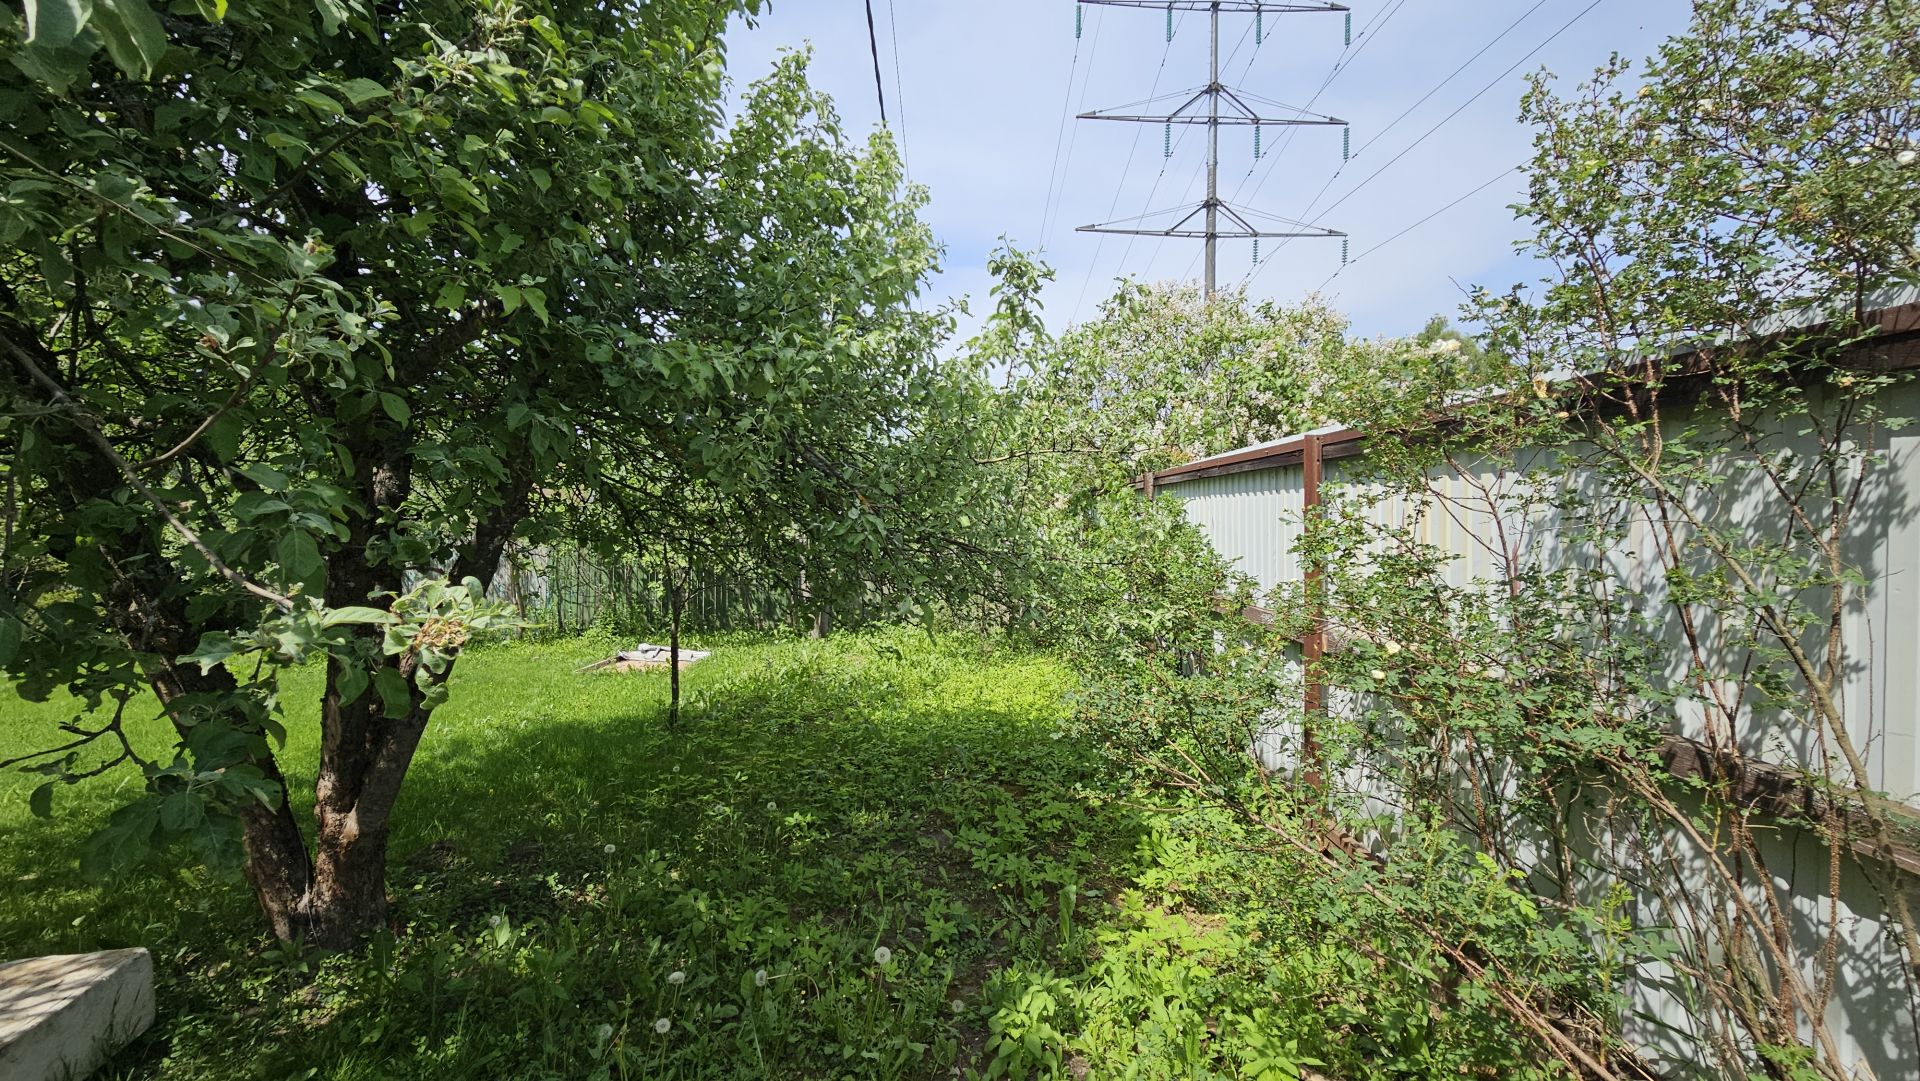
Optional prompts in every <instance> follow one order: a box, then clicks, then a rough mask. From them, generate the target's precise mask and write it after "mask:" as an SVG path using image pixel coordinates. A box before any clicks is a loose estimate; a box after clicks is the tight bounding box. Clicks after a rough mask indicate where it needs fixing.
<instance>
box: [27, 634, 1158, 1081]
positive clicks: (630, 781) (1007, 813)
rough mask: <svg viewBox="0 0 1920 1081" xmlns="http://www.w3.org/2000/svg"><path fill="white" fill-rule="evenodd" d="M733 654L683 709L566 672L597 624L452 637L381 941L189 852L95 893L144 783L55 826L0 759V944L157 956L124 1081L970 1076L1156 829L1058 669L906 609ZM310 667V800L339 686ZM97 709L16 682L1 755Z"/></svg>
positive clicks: (74, 796) (299, 732)
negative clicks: (1024, 977) (89, 837)
mask: <svg viewBox="0 0 1920 1081" xmlns="http://www.w3.org/2000/svg"><path fill="white" fill-rule="evenodd" d="M717 645H718V647H719V649H718V653H717V654H716V656H715V657H714V658H713V659H711V660H709V661H708V662H706V663H704V664H702V665H700V666H698V667H696V668H694V669H691V670H690V671H688V672H687V673H686V676H685V687H686V705H685V708H684V715H683V721H682V726H681V729H680V731H678V732H668V731H666V730H665V727H664V707H665V695H666V679H665V677H664V676H663V675H657V674H650V675H588V676H579V675H575V674H573V669H574V668H575V667H576V666H577V665H579V664H581V663H583V662H585V661H587V660H590V659H593V658H595V657H597V656H601V655H604V654H605V652H606V651H607V648H608V644H607V643H606V642H596V641H571V642H563V643H558V644H544V645H513V646H501V647H494V648H489V649H483V650H477V651H475V652H473V653H471V654H470V655H469V656H467V657H466V658H464V659H463V660H462V661H461V664H460V666H459V668H458V670H457V672H456V676H455V687H454V693H453V697H452V700H451V701H450V702H449V704H448V705H446V706H445V707H444V708H442V709H441V710H440V711H439V712H438V713H437V714H436V716H435V720H434V725H433V727H432V729H431V730H430V732H429V735H428V738H427V740H426V741H425V743H424V744H423V746H422V749H421V752H420V755H419V758H418V760H417V762H416V764H415V766H414V769H413V772H412V775H411V776H410V777H409V779H408V787H407V790H406V793H405V795H404V796H403V799H402V804H401V807H400V810H399V813H398V815H397V818H396V826H395V836H394V843H393V860H392V866H391V869H390V873H389V887H390V890H391V891H392V893H393V896H394V898H395V913H394V918H395V927H394V933H392V934H391V935H388V936H383V938H382V939H381V940H380V941H377V942H376V943H374V946H373V949H372V950H371V952H370V953H369V954H368V955H367V956H366V957H363V958H340V957H335V958H328V959H316V958H313V957H310V956H301V955H300V954H299V953H298V952H297V951H293V950H287V949H282V948H278V947H274V946H272V945H271V944H270V943H268V942H267V940H266V939H264V938H263V937H262V936H260V935H259V934H258V933H257V932H256V928H257V926H258V921H257V918H256V917H255V916H254V914H253V912H252V909H251V899H250V897H249V896H247V894H246V890H245V888H244V886H243V885H242V884H240V883H238V882H237V881H231V880H226V879H215V878H210V877H209V876H208V875H207V874H205V873H204V872H201V871H199V870H196V869H194V868H193V867H192V866H191V865H190V861H187V860H186V859H185V858H184V856H183V857H182V858H181V859H180V860H179V861H177V865H163V866H162V867H156V868H152V869H149V870H148V871H145V872H143V873H142V874H141V875H140V876H137V877H136V878H135V879H133V880H131V881H128V882H125V883H121V884H119V885H117V886H114V887H112V888H106V889H102V888H97V887H94V886H91V885H89V884H87V883H86V882H84V881H83V880H82V879H81V878H80V877H79V875H78V872H77V870H76V868H75V865H74V861H73V857H72V852H73V850H74V846H75V844H76V843H77V842H78V841H79V840H80V839H82V838H83V837H84V836H85V835H86V834H87V833H88V832H89V831H90V830H91V829H93V828H96V827H97V826H98V825H99V824H100V823H101V822H102V821H103V819H104V816H105V815H106V813H108V812H109V811H110V810H111V809H112V807H113V806H115V804H116V801H118V800H121V799H124V798H125V797H126V796H127V795H128V793H129V791H130V790H131V788H132V786H136V785H137V784H138V779H137V777H135V776H134V775H133V774H132V773H131V772H123V773H119V774H116V775H110V776H109V777H106V778H102V779H100V780H98V781H95V782H91V783H89V784H87V785H84V786H81V787H79V788H74V789H61V790H60V791H59V792H58V794H57V800H56V814H55V817H54V818H53V819H52V820H51V821H41V820H36V819H33V818H31V817H30V816H29V814H28V810H27V806H26V803H27V801H26V795H27V792H28V791H29V789H30V787H31V786H32V785H33V784H34V783H36V781H37V778H31V777H24V776H21V775H18V774H12V775H7V776H5V777H4V778H0V882H4V883H5V891H4V897H0V953H4V954H6V955H9V956H12V955H21V954H31V953H48V952H68V951H81V950H92V949H104V948H112V947H119V946H128V945H144V946H147V947H149V948H151V949H152V950H153V952H154V955H155V962H156V966H157V969H158V973H159V984H160V1001H161V1015H160V1021H159V1023H158V1025H157V1026H156V1027H155V1029H154V1030H153V1032H152V1033H151V1034H150V1035H149V1036H148V1037H146V1038H145V1039H143V1040H142V1041H140V1042H139V1043H138V1044H136V1045H135V1046H134V1047H132V1048H130V1049H129V1050H128V1051H127V1052H126V1053H124V1054H123V1055H122V1056H120V1057H119V1058H118V1059H116V1061H115V1063H114V1065H113V1068H112V1070H111V1071H110V1075H111V1076H116V1077H127V1078H133V1077H143V1078H144V1077H162V1078H200V1077H205V1078H215V1077H218V1078H243V1077H260V1078H281V1077H315V1078H329V1079H347V1078H386V1077H410V1078H442V1077H445V1078H456V1077H457V1078H466V1077H476V1078H477V1077H515V1078H519V1077H527V1078H544V1077H554V1078H561V1077H565V1078H577V1077H645V1078H666V1077H681V1078H694V1077H712V1078H733V1077H791V1078H828V1077H842V1076H845V1077H945V1076H950V1075H951V1071H952V1068H953V1067H954V1066H956V1065H958V1066H961V1067H962V1068H963V1069H965V1070H966V1071H967V1072H973V1070H975V1069H976V1068H978V1067H980V1066H981V1064H982V1063H983V1062H984V1061H985V1060H984V1057H983V1056H984V1055H985V1054H986V1050H987V1046H988V1043H989V1041H990V1040H991V1039H992V1036H991V1030H990V1025H989V1021H990V1019H991V1013H992V1006H993V1002H992V999H993V996H994V994H995V993H996V990H995V989H996V988H997V987H998V985H999V983H998V981H1004V979H1005V977H1004V976H1003V975H997V974H999V973H1003V972H1004V971H1007V970H1013V969H1017V968H1023V967H1024V968H1029V969H1047V968H1050V967H1053V966H1060V965H1068V966H1075V967H1077V962H1076V961H1075V958H1077V957H1081V956H1084V954H1085V952H1086V949H1087V944H1088V942H1089V938H1088V928H1087V927H1086V926H1085V925H1084V921H1086V920H1087V919H1089V918H1090V916H1093V915H1095V914H1103V913H1105V912H1107V911H1108V908H1107V906H1106V905H1105V904H1104V902H1102V901H1101V900H1100V899H1101V898H1104V897H1106V896H1107V895H1108V894H1109V892H1110V891H1111V887H1112V885H1113V884H1114V881H1115V879H1116V876H1125V875H1126V874H1128V873H1129V871H1128V868H1129V867H1130V865H1131V863H1132V861H1133V858H1134V857H1133V853H1134V852H1135V850H1136V847H1137V843H1138V841H1139V839H1140V837H1141V834H1142V826H1141V824H1140V823H1139V822H1138V821H1137V820H1136V819H1135V818H1134V817H1133V816H1132V814H1131V813H1130V812H1126V811H1123V810H1120V809H1118V808H1117V807H1116V806H1115V805H1113V804H1111V803H1106V802H1104V801H1098V800H1091V799H1088V798H1085V797H1084V795H1083V793H1081V792H1080V791H1078V790H1079V789H1080V788H1081V787H1082V786H1086V785H1090V784H1094V783H1096V782H1097V781H1098V775H1099V773H1100V767H1099V764H1098V762H1097V760H1096V759H1095V758H1093V757H1092V756H1090V755H1089V754H1088V753H1087V752H1086V751H1085V750H1084V749H1083V748H1081V747H1079V746H1077V745H1076V744H1074V743H1073V742H1072V741H1067V740H1060V739H1058V738H1056V724H1057V721H1058V720H1059V718H1060V716H1061V713H1062V710H1063V709H1064V705H1063V693H1064V691H1065V690H1066V689H1067V686H1068V684H1069V680H1068V677H1067V674H1066V673H1065V672H1063V671H1062V670H1061V669H1060V668H1058V667H1057V666H1055V665H1054V664H1052V663H1050V662H1048V661H1046V660H1043V659H1037V658H1031V657H1020V656H1009V655H1006V654H996V653H991V652H988V651H985V650H984V649H983V648H981V647H978V646H966V645H959V644H934V643H930V642H929V641H928V640H927V639H926V638H925V637H924V636H916V635H913V634H910V633H907V632H896V633H885V634H878V635H870V636H859V637H850V638H840V639H836V640H834V641H833V642H831V643H826V644H821V643H808V642H794V641H783V642H768V641H760V642H752V641H735V642H726V641H723V642H719V643H717ZM287 690H288V695H287V699H288V702H289V703H290V706H291V707H292V709H291V716H290V718H289V719H290V721H291V723H290V724H289V731H290V736H289V746H288V747H287V749H286V751H285V753H284V755H283V758H284V761H285V764H286V767H287V769H288V771H289V773H290V774H291V775H292V776H293V778H294V782H295V785H296V787H297V788H305V787H307V786H309V785H310V783H311V770H312V767H313V761H314V758H315V753H316V752H315V740H316V732H315V725H314V723H313V717H312V715H311V714H312V709H311V706H310V705H308V704H309V703H311V702H312V701H313V700H314V697H315V695H314V692H315V691H316V690H317V673H316V672H313V671H302V672H296V673H293V674H292V676H291V677H290V678H289V680H288V681H287ZM74 708H75V707H74V706H73V704H72V703H49V704H30V703H24V702H21V701H19V700H18V699H17V698H14V697H12V696H11V694H10V693H9V694H8V696H7V698H6V699H4V700H0V752H8V753H17V752H18V751H20V750H24V749H27V748H29V747H32V746H37V745H44V744H46V743H48V742H50V741H51V740H52V739H53V738H54V732H53V725H54V723H55V722H57V721H58V720H60V719H63V718H65V717H67V716H70V715H71V714H72V712H73V710H74ZM148 710H149V711H151V706H150V704H149V705H148ZM136 731H137V736H138V738H139V739H140V740H141V741H142V743H143V744H144V745H145V746H146V748H147V749H148V750H150V751H160V750H162V749H163V748H165V747H166V746H167V745H168V743H169V740H168V737H167V734H166V731H165V729H164V726H162V725H161V724H159V723H158V722H157V721H154V722H147V721H143V722H142V723H141V724H139V725H137V726H136ZM1103 887H1105V888H1103ZM883 947H884V948H885V949H886V950H888V951H890V952H891V959H890V960H889V961H887V963H885V964H880V963H876V961H875V952H876V950H879V949H881V948H883ZM674 972H683V973H685V979H684V982H671V981H670V979H669V976H670V974H671V973H674ZM762 972H764V977H759V976H758V974H760V973H762ZM663 1019H664V1020H665V1021H666V1022H667V1023H668V1025H669V1028H668V1031H667V1032H666V1033H665V1034H659V1033H656V1031H655V1026H656V1022H657V1021H659V1020H663ZM1000 1042H1005V1041H1004V1040H1002V1041H1000Z"/></svg>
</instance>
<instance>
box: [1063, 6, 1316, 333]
mask: <svg viewBox="0 0 1920 1081" xmlns="http://www.w3.org/2000/svg"><path fill="white" fill-rule="evenodd" d="M1080 3H1082V4H1099V5H1105V6H1109V7H1133V8H1149V7H1151V8H1159V7H1161V6H1162V4H1161V2H1160V0H1080ZM1164 7H1165V9H1166V13H1167V36H1168V38H1169V39H1171V38H1172V36H1173V14H1174V12H1175V11H1176V10H1178V11H1205V12H1206V13H1207V17H1208V28H1209V35H1208V42H1209V45H1208V65H1209V68H1208V70H1209V74H1208V77H1207V85H1206V88H1205V90H1204V91H1202V92H1201V93H1200V94H1199V95H1198V96H1196V97H1194V98H1193V99H1191V100H1189V101H1188V102H1186V103H1185V104H1183V105H1181V106H1180V107H1179V108H1177V109H1175V110H1173V111H1172V112H1170V113H1166V114H1164V115H1157V116H1147V115H1135V114H1125V115H1120V114H1116V113H1105V114H1101V113H1087V112H1082V113H1081V114H1080V118H1081V119H1083V120H1094V119H1105V120H1120V121H1126V122H1131V123H1159V124H1166V125H1167V126H1168V130H1169V131H1171V130H1172V125H1174V124H1182V125H1186V124H1195V125H1199V124H1204V125H1205V126H1206V129H1207V196H1206V198H1205V199H1204V200H1202V201H1201V202H1199V203H1197V204H1195V205H1193V206H1191V207H1185V208H1182V209H1184V210H1185V211H1186V213H1185V214H1184V215H1183V216H1182V217H1180V218H1179V219H1177V220H1176V221H1174V223H1173V224H1172V225H1170V226H1167V227H1165V228H1162V229H1156V230H1147V229H1136V228H1130V227H1128V226H1130V225H1131V223H1124V222H1116V223H1108V224H1104V225H1083V226H1081V227H1080V229H1079V231H1080V232H1083V233H1124V234H1129V235H1138V236H1159V237H1163V238H1164V237H1180V238H1187V239H1201V240H1204V241H1206V247H1205V253H1206V276H1205V283H1206V295H1207V296H1208V297H1209V298H1211V297H1212V296H1213V294H1214V290H1215V286H1216V282H1217V280H1218V251H1219V242H1220V241H1221V240H1232V239H1252V240H1256V241H1257V240H1259V239H1260V238H1262V237H1299V236H1341V235H1343V234H1341V233H1338V232H1336V231H1334V230H1331V229H1318V228H1315V227H1312V226H1307V225H1295V227H1294V228H1292V229H1289V230H1288V231H1286V232H1277V231H1274V230H1272V229H1267V228H1263V227H1262V226H1259V225H1256V224H1255V223H1254V222H1252V221H1251V220H1249V219H1248V218H1247V217H1246V216H1245V214H1244V213H1243V212H1242V211H1241V210H1240V209H1239V208H1237V207H1234V206H1232V205H1231V204H1228V203H1225V202H1223V201H1222V200H1221V198H1220V183H1219V181H1220V128H1221V127H1222V126H1223V125H1231V124H1246V125H1251V126H1253V127H1254V128H1255V130H1256V131H1257V130H1258V128H1259V127H1260V126H1262V125H1270V124H1277V125H1283V126H1287V125H1299V124H1317V123H1326V124H1343V123H1344V121H1341V120H1339V119H1337V118H1334V117H1319V118H1311V119H1310V118H1306V117H1302V116H1297V117H1295V118H1293V119H1282V118H1269V117H1264V116H1261V115H1260V114H1259V113H1258V112H1256V111H1254V109H1253V108H1252V107H1251V106H1250V105H1248V104H1247V103H1246V102H1245V100H1244V99H1243V98H1242V97H1241V96H1240V95H1239V94H1238V93H1236V92H1235V91H1234V90H1232V89H1231V88H1229V87H1227V86H1226V85H1224V84H1223V83H1221V81H1220V15H1221V13H1222V12H1229V11H1230V12H1245V13H1250V14H1252V15H1254V16H1255V17H1256V18H1257V19H1264V18H1265V16H1266V13H1267V12H1269V11H1273V12H1309V11H1319V12H1347V11H1348V9H1347V8H1346V7H1345V6H1344V5H1341V4H1336V3H1326V2H1307V0H1300V2H1292V3H1266V2H1262V0H1166V2H1165V4H1164ZM1243 40H1244V35H1243ZM1229 62H1231V58H1229ZM1203 101H1204V102H1205V106H1206V112H1205V115H1204V119H1202V117H1201V114H1200V113H1199V112H1197V111H1193V110H1197V108H1198V107H1199V105H1200V104H1201V102H1203ZM1223 104H1224V105H1226V106H1228V108H1229V112H1228V115H1227V116H1224V117H1223V116H1222V115H1221V107H1222V105H1223ZM1170 142H1171V141H1170V140H1169V143H1170ZM1170 148H1171V147H1169V149H1170ZM1176 213H1177V211H1176ZM1222 219H1225V222H1226V225H1225V227H1223V226H1222ZM1289 224H1293V223H1289Z"/></svg>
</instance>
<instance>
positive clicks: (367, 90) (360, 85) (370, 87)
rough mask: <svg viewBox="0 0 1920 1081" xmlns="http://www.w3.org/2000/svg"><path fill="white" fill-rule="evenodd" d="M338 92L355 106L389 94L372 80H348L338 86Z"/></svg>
mask: <svg viewBox="0 0 1920 1081" xmlns="http://www.w3.org/2000/svg"><path fill="white" fill-rule="evenodd" d="M339 90H340V92H341V93H342V94H345V95H346V96H347V100H348V101H350V102H352V103H354V104H355V105H365V104H366V103H367V102H369V101H373V100H375V99H376V98H384V97H387V96H388V95H389V93H390V91H388V90H387V88H386V87H384V86H381V85H380V84H379V83H376V82H374V81H373V80H372V79H348V80H347V81H346V82H344V83H341V84H339Z"/></svg>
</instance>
